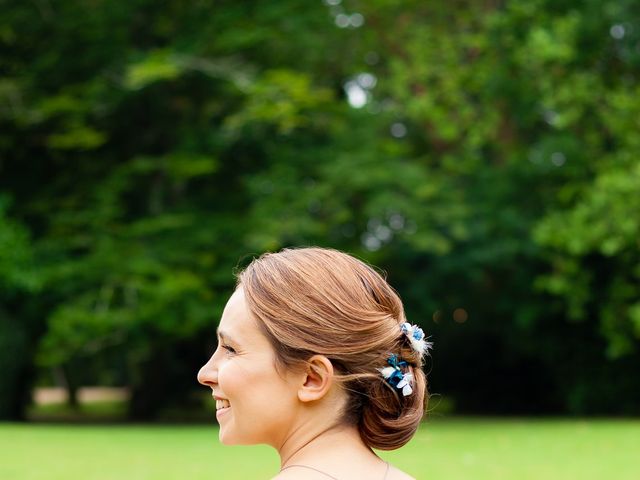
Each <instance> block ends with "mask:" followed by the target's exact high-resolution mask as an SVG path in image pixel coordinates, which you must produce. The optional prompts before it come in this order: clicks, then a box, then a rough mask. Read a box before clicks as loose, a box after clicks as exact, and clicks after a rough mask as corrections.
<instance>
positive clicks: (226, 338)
mask: <svg viewBox="0 0 640 480" xmlns="http://www.w3.org/2000/svg"><path fill="white" fill-rule="evenodd" d="M216 334H217V335H218V337H220V338H221V339H223V340H224V341H225V342H231V343H235V344H238V342H236V341H235V339H234V338H233V337H232V336H231V335H229V334H228V333H226V332H225V331H224V330H220V328H219V327H218V328H216Z"/></svg>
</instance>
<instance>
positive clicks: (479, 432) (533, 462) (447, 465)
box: [0, 417, 640, 480]
mask: <svg viewBox="0 0 640 480" xmlns="http://www.w3.org/2000/svg"><path fill="white" fill-rule="evenodd" d="M381 456H382V457H383V458H385V459H388V460H390V461H391V462H392V463H394V464H395V465H397V466H398V467H400V468H402V469H404V470H406V471H407V472H409V473H411V474H413V475H414V476H415V477H416V478H418V479H446V480H455V479H492V480H495V479H509V480H511V479H517V480H524V479H532V480H533V479H535V480H540V479H545V480H551V479H563V480H566V479H580V480H588V479H607V480H608V479H612V478H615V479H616V480H625V479H629V480H631V479H637V478H640V477H639V475H640V420H558V419H477V418H456V417H453V418H437V419H435V420H430V421H428V422H427V423H425V425H424V426H423V428H421V429H420V431H419V432H418V434H417V435H416V437H415V438H414V439H413V440H412V441H411V442H410V443H409V444H408V445H407V446H406V447H405V448H403V449H400V450H398V451H395V452H382V453H381ZM277 469H278V457H277V455H276V453H275V451H273V450H271V449H270V448H267V447H262V446H257V447H226V446H223V445H220V444H219V443H218V440H217V429H216V427H215V426H214V425H211V426H135V425H132V426H126V425H114V426H110V425H104V426H103V425H100V426H97V425H76V426H70V425H45V424H24V425H23V424H0V478H1V479H7V480H23V479H25V480H26V479H47V480H56V479H60V480H63V479H64V480H68V479H76V478H77V479H82V480H105V479H113V480H116V479H117V480H120V479H153V480H162V479H189V480H199V479H211V480H213V479H268V478H271V476H272V475H273V474H275V472H277Z"/></svg>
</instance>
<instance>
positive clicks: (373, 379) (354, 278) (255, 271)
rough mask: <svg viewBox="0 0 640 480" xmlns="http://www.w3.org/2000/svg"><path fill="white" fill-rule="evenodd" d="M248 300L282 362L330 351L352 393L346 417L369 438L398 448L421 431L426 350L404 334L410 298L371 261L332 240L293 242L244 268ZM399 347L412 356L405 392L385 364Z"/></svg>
mask: <svg viewBox="0 0 640 480" xmlns="http://www.w3.org/2000/svg"><path fill="white" fill-rule="evenodd" d="M238 287H242V288H243V290H244V294H245V298H246V301H247V304H248V307H249V309H250V311H251V312H252V314H253V315H254V316H255V318H256V319H257V321H258V325H259V327H260V328H261V330H262V331H263V333H264V334H265V336H266V337H267V338H268V339H269V341H270V342H271V344H272V346H273V348H274V350H275V352H276V367H278V368H279V369H281V368H292V369H295V368H299V367H301V366H302V365H304V364H305V362H306V360H307V359H309V358H310V357H311V356H312V355H314V354H321V355H325V356H326V357H327V358H328V359H329V360H330V361H331V362H332V364H333V366H334V369H335V370H336V379H337V380H338V381H339V382H341V384H342V385H343V386H344V387H345V391H346V392H347V394H348V400H347V405H346V408H345V411H344V412H343V415H342V421H343V422H347V423H350V424H354V425H357V427H358V431H359V433H360V436H361V438H362V440H363V441H364V442H365V444H366V445H368V446H370V447H372V448H377V449H381V450H393V449H396V448H399V447H401V446H402V445H404V444H406V443H407V442H408V441H409V440H410V439H411V437H412V436H413V435H414V433H415V432H416V430H417V428H418V426H419V424H420V421H421V419H422V416H423V414H424V410H425V407H426V403H427V400H428V394H427V382H426V376H425V374H424V372H423V370H422V358H421V356H420V355H419V354H418V353H417V352H416V351H415V350H413V348H412V347H411V345H410V342H409V339H408V338H407V336H406V335H404V334H402V332H401V330H400V325H401V324H402V323H403V322H405V321H406V320H405V314H404V309H403V306H402V301H401V300H400V298H399V297H398V294H397V293H396V292H395V290H393V288H392V287H391V286H390V285H389V284H388V283H387V282H386V280H385V279H384V278H383V277H382V276H381V275H380V274H379V273H378V272H376V271H375V270H374V269H373V268H371V267H370V266H368V265H367V264H365V263H364V262H362V261H360V260H358V259H356V258H354V257H352V256H350V255H347V254H346V253H342V252H339V251H337V250H331V249H325V248H298V249H285V250H282V251H280V252H278V253H267V254H264V255H262V256H261V257H260V258H257V259H254V260H253V261H252V262H251V264H250V265H249V266H247V267H246V268H245V269H244V271H242V272H240V273H239V274H238ZM391 354H396V355H398V356H399V357H400V359H401V360H403V361H405V362H407V363H408V364H409V367H408V368H409V371H410V372H411V373H412V374H413V378H414V381H413V393H412V394H411V395H408V396H403V395H402V394H401V392H399V391H398V390H397V389H396V388H394V387H392V386H391V385H389V383H387V382H386V381H385V380H384V378H383V377H382V375H381V374H380V372H379V370H378V369H379V368H383V367H386V366H388V365H387V359H388V358H389V356H390V355H391Z"/></svg>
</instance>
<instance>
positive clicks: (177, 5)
mask: <svg viewBox="0 0 640 480" xmlns="http://www.w3.org/2000/svg"><path fill="white" fill-rule="evenodd" d="M633 7H634V3H633V2H632V1H631V0H628V1H615V2H614V1H600V0H598V1H596V0H590V1H587V2H576V1H564V2H551V1H545V0H536V1H530V2H518V1H507V2H502V3H500V4H494V3H488V4H487V3H486V2H484V3H483V2H454V3H451V2H450V3H438V4H435V3H433V2H430V3H425V2H403V3H402V4H399V3H397V2H389V1H386V0H379V1H372V2H355V1H344V2H341V3H339V4H338V5H328V4H326V2H325V3H323V2H320V1H317V2H308V1H302V0H287V1H283V2H248V3H247V2H231V1H223V2H219V1H218V2H213V1H209V0H206V1H202V2H197V3H194V4H192V5H189V6H185V5H184V4H183V2H175V1H171V2H165V3H163V5H162V8H158V7H157V6H155V5H151V4H149V2H146V1H142V0H135V1H131V2H127V3H118V2H112V1H107V0H104V1H99V2H80V3H78V2H58V3H57V4H56V5H55V7H54V6H50V5H48V4H46V5H45V4H43V5H40V4H38V5H36V4H30V3H24V2H15V1H14V2H9V4H8V5H7V7H6V9H5V10H6V11H5V13H4V15H5V19H6V22H5V24H4V25H3V26H2V27H0V51H1V52H2V56H1V57H0V62H1V66H2V69H3V72H4V73H5V75H4V78H3V79H2V80H1V81H0V158H2V164H1V165H0V167H1V168H2V176H1V177H0V192H6V193H8V194H9V195H10V197H11V198H12V199H13V200H14V201H13V203H12V204H11V206H10V207H6V206H3V207H2V208H0V285H2V288H4V289H5V290H6V292H19V293H18V294H17V295H19V296H20V295H21V297H19V304H20V306H21V308H19V309H18V310H16V312H18V313H17V314H16V315H11V317H12V318H14V320H12V321H19V322H20V323H21V324H22V325H30V326H29V327H28V328H27V327H25V328H24V330H23V331H22V333H21V334H20V335H22V337H20V338H23V339H24V345H25V348H24V351H25V352H28V353H26V354H25V355H26V357H28V358H29V359H31V358H32V357H33V358H36V359H37V364H38V366H39V368H40V369H41V371H42V370H43V369H47V368H50V367H60V366H64V367H65V369H66V370H67V371H70V372H75V373H76V374H77V375H78V378H92V375H91V373H92V370H93V369H95V370H98V371H99V372H101V373H102V374H104V377H100V378H105V377H106V378H112V379H117V380H116V381H118V382H124V383H127V384H129V385H130V386H131V387H132V388H133V391H134V399H133V404H135V405H138V406H139V408H142V409H146V408H149V409H153V408H156V407H159V406H161V405H159V404H161V403H162V402H165V401H169V400H166V399H168V398H169V397H170V396H171V395H170V392H171V391H173V392H175V391H177V392H182V391H187V390H188V389H189V386H190V385H189V384H188V383H187V381H186V380H185V379H187V378H188V379H189V381H191V379H192V378H193V372H194V370H195V369H196V368H197V363H198V362H201V361H202V359H203V358H204V357H205V356H206V354H207V351H208V349H209V348H210V347H211V344H212V342H213V341H214V340H213V335H212V330H213V326H214V324H215V321H216V318H218V317H219V314H220V312H221V310H222V307H223V305H224V301H225V299H226V296H227V295H228V293H229V291H230V290H231V289H232V288H233V284H234V280H233V278H232V275H231V272H232V271H233V269H234V267H235V266H236V265H237V264H238V262H239V259H244V260H246V259H247V254H248V256H249V257H250V256H251V255H253V254H258V253H261V252H262V251H264V250H275V249H278V248H281V247H284V246H289V245H308V244H319V245H326V246H332V247H336V248H341V249H344V250H347V251H350V252H353V253H355V254H356V255H358V256H360V257H362V258H364V259H366V260H369V261H372V262H374V263H376V264H378V265H380V266H381V267H383V268H384V269H386V270H387V271H388V273H389V276H390V280H391V282H392V283H393V284H394V285H395V286H396V287H397V288H398V290H399V291H400V292H401V293H402V294H403V297H404V298H405V300H406V304H407V307H408V313H409V316H410V318H411V319H412V320H414V321H417V322H418V323H421V324H422V325H423V326H424V327H425V328H426V329H427V330H428V331H429V332H432V333H433V334H434V336H435V339H436V345H438V348H437V350H436V353H435V357H434V361H436V362H437V364H438V368H436V369H435V371H434V376H433V382H434V383H433V385H435V388H436V389H442V390H446V392H447V393H452V394H455V395H457V396H458V397H459V399H460V401H459V402H457V403H458V405H459V406H460V408H461V409H463V410H465V409H467V410H475V411H497V410H499V411H511V412H515V411H541V410H543V411H544V410H546V411H557V410H565V411H567V410H568V411H572V412H578V413H586V412H590V411H601V412H604V411H608V412H622V411H625V412H629V413H630V412H637V408H638V407H637V405H638V404H640V403H639V402H635V404H634V402H632V401H630V402H629V403H628V404H624V405H622V406H621V405H619V404H618V403H617V402H616V400H615V399H616V398H617V397H624V396H628V395H627V394H628V392H633V391H638V388H636V387H638V386H639V385H638V382H637V380H634V379H633V378H634V377H633V375H630V374H629V372H630V371H631V370H629V368H630V367H629V366H628V365H631V364H633V361H634V360H637V358H638V355H639V354H640V353H639V352H638V348H637V346H638V338H640V304H639V303H638V298H639V297H640V295H639V294H640V292H639V291H638V285H639V283H638V276H639V275H640V270H639V268H638V265H640V262H639V256H638V247H639V245H638V241H637V238H639V235H638V234H639V233H640V232H639V230H640V223H639V221H638V215H637V212H638V211H639V207H640V205H639V204H638V198H640V196H639V195H638V185H640V167H639V165H640V164H639V163H638V161H639V160H638V155H637V153H638V151H640V140H639V138H640V137H638V135H637V118H638V115H639V114H640V100H639V99H640V95H639V93H640V92H639V91H638V87H637V82H636V81H635V80H636V77H637V75H638V68H640V53H638V51H637V48H635V46H636V45H637V43H638V32H637V31H636V29H633V28H631V25H634V24H635V23H637V21H636V20H639V18H638V15H637V12H636V10H635V9H634V8H633ZM356 13H358V14H361V15H362V18H363V19H364V24H363V25H360V26H358V25H359V24H358V23H357V22H355V21H354V18H359V17H357V16H356V17H354V16H353V15H354V14H356ZM345 19H346V21H347V22H352V21H354V22H355V23H348V25H350V26H346V27H345V28H341V27H340V26H339V25H343V26H344V25H345V24H344V22H345ZM634 22H635V23H634ZM354 25H355V26H354ZM351 95H359V98H360V103H358V102H354V106H353V107H352V106H350V105H349V103H348V102H347V100H348V99H351ZM363 99H364V100H363ZM356 107H358V108H356ZM36 272H37V273H36ZM38 287H40V288H38ZM8 295H9V294H8ZM10 295H14V293H11V294H10ZM7 298H8V297H7ZM12 298H13V299H14V300H13V301H14V302H17V301H18V300H16V299H17V298H18V297H15V295H14V297H12ZM3 301H4V297H3ZM12 308H13V304H12ZM455 309H464V311H465V312H467V313H466V314H467V315H468V320H465V321H454V320H450V319H451V318H452V312H453V311H454V310H455ZM5 310H7V309H5ZM456 318H458V320H460V319H461V318H462V317H460V316H459V315H458V317H456ZM464 318H465V319H466V318H467V317H464ZM38 322H43V323H44V325H42V323H38ZM5 325H7V324H5ZM10 330H12V329H7V328H5V330H3V331H10ZM2 335H4V334H2ZM3 338H9V337H7V336H6V335H5V337H3ZM16 338H17V337H16ZM567 338H571V339H572V341H571V342H567ZM21 341H22V340H21ZM32 342H33V343H37V344H38V345H39V346H38V348H37V354H34V352H33V351H32V347H31V346H30V345H31V344H32ZM5 343H6V342H5ZM11 343H12V344H15V345H18V344H19V343H20V342H19V341H18V340H16V341H15V342H14V340H11ZM185 352H186V353H185ZM479 359H482V361H480V360H479ZM30 361H31V360H28V361H25V362H26V363H27V364H28V363H30ZM627 362H628V363H627ZM600 365H605V367H603V369H602V370H597V372H596V373H594V374H593V377H594V378H597V379H606V378H608V376H609V375H611V374H612V372H618V374H619V375H621V376H622V377H624V378H625V380H624V381H620V382H612V384H613V385H615V386H612V389H611V390H610V391H609V392H607V395H609V396H608V397H607V396H606V395H605V397H606V398H605V399H604V400H602V398H603V396H602V395H596V394H595V393H589V392H595V391H597V389H595V388H593V389H590V388H588V386H589V380H588V379H586V378H585V377H582V376H580V375H577V374H576V372H580V371H582V370H584V369H586V370H590V371H591V370H593V371H595V369H598V368H600ZM159 368H162V369H163V370H164V371H165V375H164V376H163V378H158V377H157V373H156V372H157V371H158V369H159ZM105 372H106V373H105ZM625 372H626V374H625ZM98 376H100V375H99V374H96V375H95V376H94V378H95V377H98ZM542 378H547V379H550V380H548V381H549V382H551V384H552V386H553V391H552V392H549V390H550V389H549V387H548V385H547V384H546V383H544V381H543V380H541V379H542ZM150 379H153V381H151V380H150ZM592 381H594V382H595V381H596V380H592ZM505 383H508V384H509V389H508V390H509V393H508V394H507V393H505V395H504V399H502V400H501V399H498V400H496V395H495V391H498V390H500V391H502V390H503V389H504V385H505ZM150 384H153V385H154V386H157V387H158V388H160V387H162V388H161V391H159V392H155V391H153V390H152V389H151V388H150V387H149V385H150ZM162 389H164V390H162ZM145 395H146V397H145V398H141V397H140V396H142V397H144V396H145ZM177 395H178V397H179V396H180V393H178V394H177ZM636 395H637V394H636ZM631 397H633V395H631ZM485 398H486V400H482V399H485ZM465 399H471V400H465Z"/></svg>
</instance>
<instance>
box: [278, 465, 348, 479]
mask: <svg viewBox="0 0 640 480" xmlns="http://www.w3.org/2000/svg"><path fill="white" fill-rule="evenodd" d="M293 467H302V468H308V469H309V470H313V471H314V472H318V473H321V474H322V475H326V476H327V477H329V478H333V480H338V479H337V478H336V477H334V476H333V475H329V474H328V473H326V472H323V471H322V470H318V469H317V468H313V467H310V466H308V465H289V466H288V467H284V468H281V469H280V471H281V472H282V471H283V470H286V469H287V468H293Z"/></svg>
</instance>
